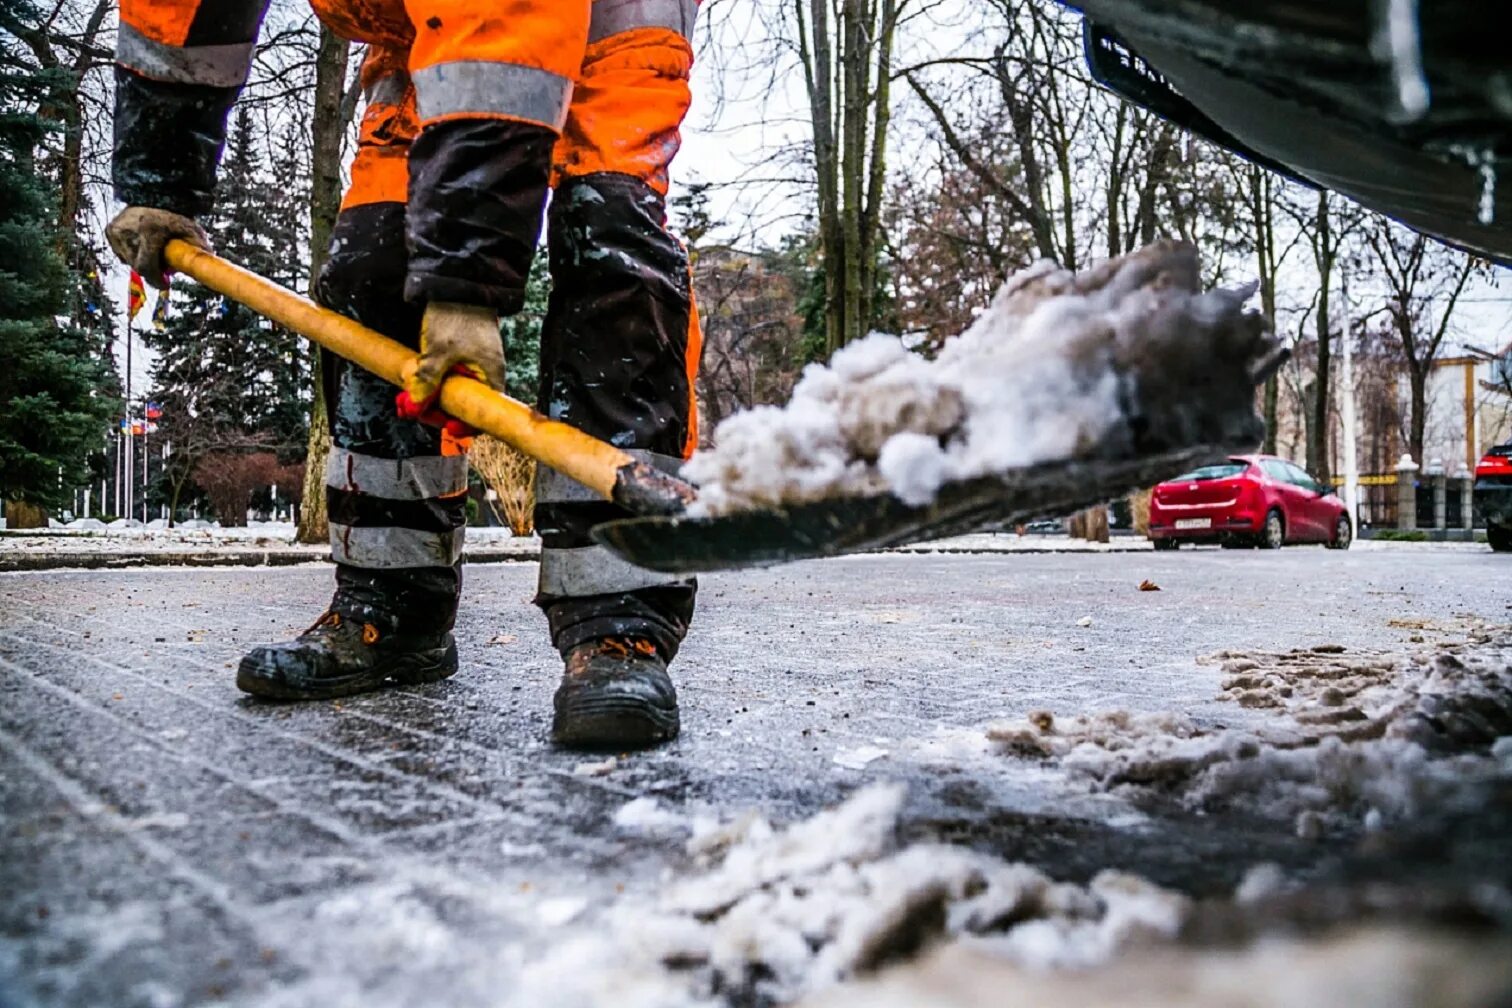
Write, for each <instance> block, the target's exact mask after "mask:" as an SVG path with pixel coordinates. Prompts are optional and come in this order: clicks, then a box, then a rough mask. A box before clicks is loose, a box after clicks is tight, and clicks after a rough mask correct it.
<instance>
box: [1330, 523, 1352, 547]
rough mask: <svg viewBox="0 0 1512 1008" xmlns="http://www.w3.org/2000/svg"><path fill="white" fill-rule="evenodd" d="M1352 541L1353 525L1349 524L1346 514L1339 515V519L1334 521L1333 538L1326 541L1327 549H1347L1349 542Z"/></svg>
mask: <svg viewBox="0 0 1512 1008" xmlns="http://www.w3.org/2000/svg"><path fill="white" fill-rule="evenodd" d="M1353 541H1354V526H1353V525H1351V524H1349V516H1348V515H1339V520H1338V521H1336V522H1334V534H1333V538H1332V539H1330V540H1329V541H1328V544H1327V545H1328V548H1329V549H1349V544H1350V543H1351V542H1353Z"/></svg>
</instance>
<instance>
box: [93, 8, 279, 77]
mask: <svg viewBox="0 0 1512 1008" xmlns="http://www.w3.org/2000/svg"><path fill="white" fill-rule="evenodd" d="M253 46H254V43H252V42H232V43H228V44H225V45H187V46H176V45H169V44H167V43H166V42H158V41H157V40H155V39H151V38H148V37H147V36H146V35H143V34H142V33H141V32H140V31H138V30H137V29H135V28H133V27H132V26H131V25H129V24H125V23H124V22H123V23H122V24H121V26H120V28H119V29H118V30H117V33H116V62H117V63H119V64H121V65H122V66H124V67H126V68H127V69H128V70H132V71H134V72H136V73H139V74H141V75H142V76H143V77H147V78H150V79H151V80H156V81H166V82H168V83H171V84H202V85H206V86H209V87H240V86H241V85H243V84H245V83H246V82H247V71H248V68H249V67H250V66H251V65H252V50H253Z"/></svg>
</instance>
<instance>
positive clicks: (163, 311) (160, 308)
mask: <svg viewBox="0 0 1512 1008" xmlns="http://www.w3.org/2000/svg"><path fill="white" fill-rule="evenodd" d="M167 327H168V292H167V291H165V290H162V291H158V296H157V303H156V304H154V305H153V306H152V328H154V329H156V330H157V331H158V332H162V331H163V330H164V329H166V328H167Z"/></svg>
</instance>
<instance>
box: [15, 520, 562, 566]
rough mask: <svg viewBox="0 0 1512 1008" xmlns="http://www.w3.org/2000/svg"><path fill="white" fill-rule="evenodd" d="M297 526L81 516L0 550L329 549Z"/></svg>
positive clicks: (477, 536) (481, 539)
mask: <svg viewBox="0 0 1512 1008" xmlns="http://www.w3.org/2000/svg"><path fill="white" fill-rule="evenodd" d="M294 535H295V527H294V525H292V524H290V523H288V522H257V521H254V522H248V523H247V525H246V526H245V527H244V528H222V527H221V526H220V525H218V524H213V523H209V522H203V521H189V522H183V523H181V524H179V525H177V526H175V527H174V528H167V527H166V525H164V524H160V523H158V522H152V523H150V524H147V525H143V524H142V523H141V522H128V521H126V520H124V519H122V520H117V521H114V522H111V523H110V524H108V525H107V524H104V523H102V522H99V521H96V520H94V519H88V518H86V519H81V520H79V521H75V522H71V523H69V524H67V525H55V526H54V527H52V528H49V529H37V530H28V531H26V532H21V531H15V532H8V533H6V534H4V535H0V554H4V553H11V554H20V553H27V554H46V555H57V556H59V557H60V558H67V557H68V556H73V555H81V554H111V553H123V554H146V555H151V554H154V553H173V554H183V553H193V554H201V555H207V556H208V555H214V554H217V553H223V552H236V551H239V550H248V549H259V550H270V549H271V550H280V551H289V552H309V553H310V554H311V557H312V559H313V558H319V557H321V556H324V555H325V554H327V553H329V552H330V547H329V546H327V545H325V544H323V543H321V544H313V545H311V544H305V543H299V542H295V539H294ZM467 541H468V544H469V545H470V546H474V547H477V546H494V545H522V546H523V545H525V544H537V543H538V541H537V540H536V539H534V537H529V538H526V539H523V540H516V539H515V537H514V536H512V535H511V534H510V531H509V529H507V528H469V529H468V530H467Z"/></svg>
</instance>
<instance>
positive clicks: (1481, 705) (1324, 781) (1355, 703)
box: [987, 630, 1512, 838]
mask: <svg viewBox="0 0 1512 1008" xmlns="http://www.w3.org/2000/svg"><path fill="white" fill-rule="evenodd" d="M1206 661H1207V662H1209V663H1214V664H1218V665H1219V667H1220V669H1221V671H1222V673H1223V676H1224V678H1223V680H1222V693H1221V697H1222V699H1225V700H1228V701H1232V702H1234V703H1237V704H1239V705H1240V706H1242V707H1245V708H1249V709H1252V710H1258V711H1262V712H1265V713H1268V714H1270V715H1272V716H1271V717H1268V718H1266V719H1264V720H1262V721H1260V722H1258V723H1257V724H1253V725H1247V726H1245V727H1234V728H1221V727H1213V726H1211V725H1208V724H1200V723H1198V722H1196V721H1194V720H1192V719H1190V718H1187V717H1184V716H1182V715H1180V714H1174V713H1168V712H1157V713H1138V712H1129V711H1115V712H1110V713H1100V714H1092V715H1073V716H1070V717H1059V716H1057V715H1055V714H1054V713H1053V712H1051V711H1036V712H1033V713H1031V714H1029V715H1028V716H1027V717H1026V718H1024V719H1021V720H1014V721H1005V722H1000V723H998V724H994V725H992V726H991V727H990V728H989V729H988V732H987V734H988V737H989V739H990V740H991V741H992V742H993V743H995V744H996V745H997V746H998V748H999V750H1000V751H1001V752H1002V753H1004V754H1005V755H1009V756H1015V757H1020V758H1028V759H1034V760H1043V761H1050V762H1052V763H1054V764H1056V765H1058V766H1060V767H1061V768H1062V769H1064V770H1066V771H1068V772H1070V773H1071V774H1072V775H1073V776H1075V777H1077V778H1079V779H1081V780H1083V781H1084V782H1085V783H1086V784H1087V785H1088V786H1090V787H1092V788H1095V789H1098V790H1106V791H1111V792H1114V793H1116V794H1120V795H1122V796H1124V797H1126V798H1130V799H1133V800H1135V801H1139V800H1140V799H1151V798H1158V797H1172V798H1175V799H1176V800H1177V801H1179V802H1180V803H1182V804H1183V805H1185V806H1187V807H1189V808H1191V809H1194V810H1201V811H1205V812H1212V811H1220V810H1225V809H1232V808H1234V807H1236V806H1242V807H1243V808H1244V810H1245V811H1246V812H1248V813H1252V814H1254V813H1258V814H1260V815H1264V816H1269V817H1275V818H1290V819H1292V820H1293V821H1294V823H1295V828H1296V831H1297V834H1298V835H1299V836H1301V837H1304V838H1309V837H1315V836H1317V835H1319V834H1321V833H1322V832H1324V831H1326V830H1334V829H1341V828H1349V827H1365V828H1367V829H1373V828H1378V827H1379V826H1381V825H1383V824H1385V823H1388V822H1391V821H1398V820H1402V819H1405V818H1409V817H1412V816H1415V815H1418V814H1420V813H1422V812H1423V811H1424V810H1425V809H1426V808H1428V807H1431V806H1433V807H1436V806H1446V805H1451V804H1453V803H1455V802H1463V801H1467V800H1473V797H1474V796H1475V795H1476V794H1477V793H1478V792H1479V790H1480V789H1481V788H1483V787H1484V786H1486V785H1487V784H1488V783H1490V782H1491V781H1493V780H1495V779H1497V778H1505V777H1512V635H1508V634H1507V632H1506V631H1505V630H1502V631H1500V633H1499V635H1498V636H1496V637H1492V636H1488V635H1481V636H1476V637H1472V640H1471V642H1470V643H1469V644H1465V645H1454V646H1441V647H1440V648H1438V649H1437V650H1435V651H1431V652H1430V651H1421V652H1418V653H1416V654H1412V655H1410V656H1407V657H1403V656H1400V655H1384V654H1370V653H1362V652H1349V651H1348V650H1346V649H1345V648H1343V647H1342V646H1338V645H1322V646H1318V647H1314V648H1311V649H1307V650H1300V651H1291V652H1286V653H1279V654H1278V653H1266V652H1249V653H1240V652H1221V653H1219V654H1216V655H1213V656H1210V657H1209V658H1208V659H1206Z"/></svg>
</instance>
